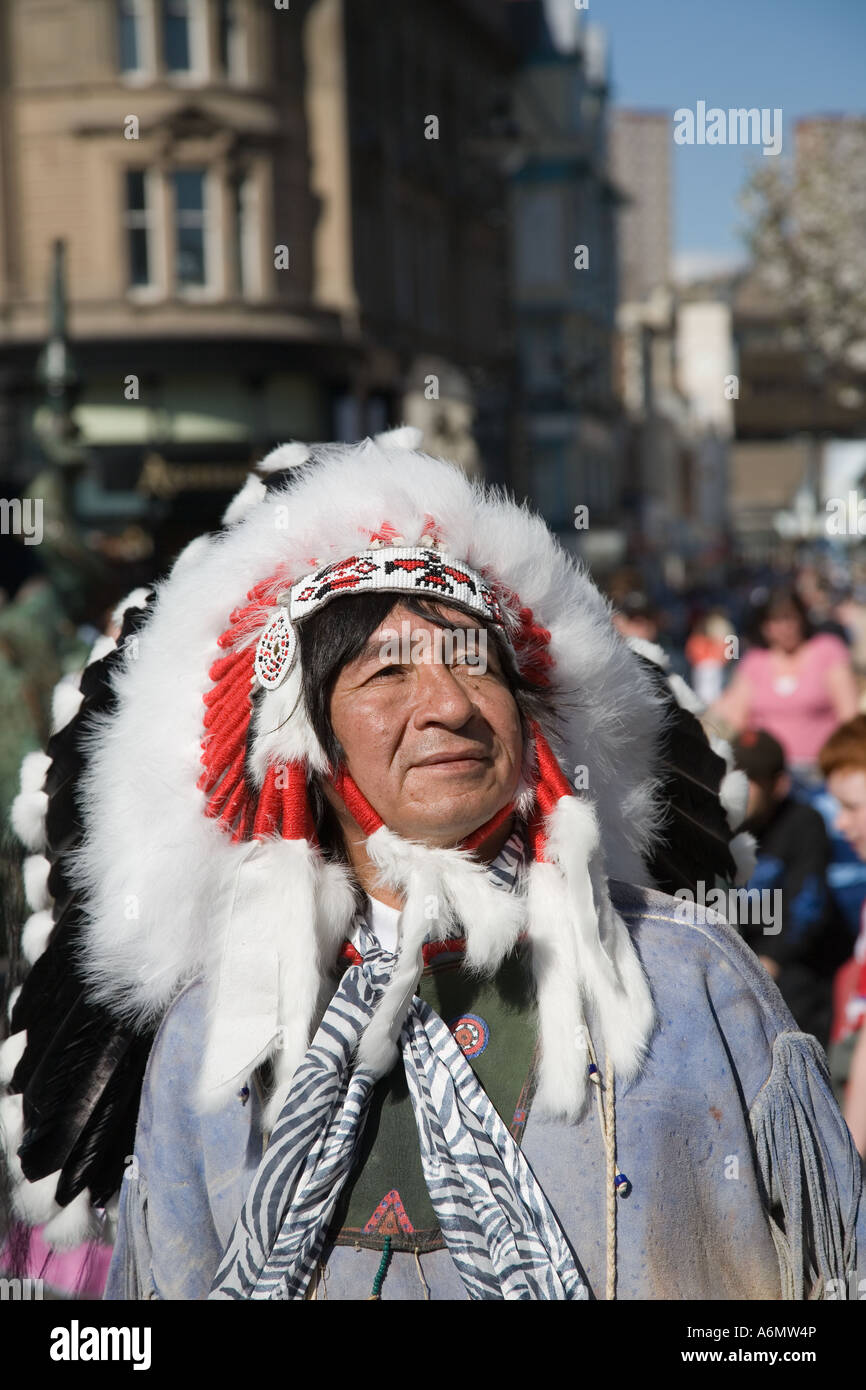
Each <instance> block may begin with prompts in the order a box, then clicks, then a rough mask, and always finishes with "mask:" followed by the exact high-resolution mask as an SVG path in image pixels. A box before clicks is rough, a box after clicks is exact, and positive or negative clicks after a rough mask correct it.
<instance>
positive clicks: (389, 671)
mask: <svg viewBox="0 0 866 1390" xmlns="http://www.w3.org/2000/svg"><path fill="white" fill-rule="evenodd" d="M402 670H403V667H402V666H393V665H392V666H382V667H381V668H380V669H379V670H378V671H374V672H373V675H372V676H371V677H370V679H371V680H378V679H379V677H380V676H393V675H398V676H399V675H400V674H401V673H402Z"/></svg>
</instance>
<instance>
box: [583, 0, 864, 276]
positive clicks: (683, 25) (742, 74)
mask: <svg viewBox="0 0 866 1390" xmlns="http://www.w3.org/2000/svg"><path fill="white" fill-rule="evenodd" d="M582 17H583V18H584V19H585V20H590V21H592V22H595V23H597V24H599V25H601V27H602V28H603V29H604V30H605V31H606V33H607V37H608V44H609V52H610V70H611V75H612V79H613V100H614V103H615V105H618V106H631V107H648V108H651V109H660V108H662V109H669V110H670V112H671V114H673V112H674V111H675V110H676V108H677V107H689V108H691V109H692V110H694V109H695V107H696V103H697V102H698V101H699V100H703V101H705V102H706V103H707V106H708V107H710V106H720V107H723V108H724V109H726V110H727V108H728V107H736V106H746V107H750V106H757V107H759V108H761V107H769V108H771V109H772V108H774V107H781V108H782V112H783V134H784V143H783V152H782V155H781V156H780V157H781V158H783V159H784V157H785V155H786V154H787V153H789V152H790V150H791V147H792V139H793V128H794V123H795V121H796V120H797V119H798V118H799V117H801V116H808V115H815V114H821V113H823V114H826V113H831V112H832V113H844V114H848V115H866V0H589V4H588V8H587V9H586V10H585V11H584V12H583V16H582ZM673 150H674V154H673V177H674V236H673V242H674V253H675V255H676V256H677V258H678V259H679V260H682V258H683V253H686V259H687V260H690V261H691V260H693V259H694V257H695V255H696V253H697V255H701V254H706V253H708V254H710V255H713V256H716V255H718V256H722V257H737V258H740V259H742V257H743V254H744V253H743V248H742V243H741V242H740V241H739V240H738V238H737V235H736V227H737V224H738V223H740V222H741V221H742V216H743V215H742V213H741V211H740V210H739V208H738V207H737V205H736V201H735V200H736V195H737V191H738V189H739V188H740V187H741V185H742V183H743V181H744V178H745V176H746V172H747V165H748V161H749V159H755V158H757V159H762V156H761V154H760V149H759V147H757V146H752V147H749V146H736V145H735V146H726V145H712V146H709V145H704V146H697V145H681V146H678V145H674V146H673Z"/></svg>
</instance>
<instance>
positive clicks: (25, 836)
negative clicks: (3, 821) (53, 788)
mask: <svg viewBox="0 0 866 1390" xmlns="http://www.w3.org/2000/svg"><path fill="white" fill-rule="evenodd" d="M47 814H48V797H47V796H46V794H45V792H19V794H18V795H17V796H16V798H15V800H14V801H13V802H12V810H11V812H10V816H9V819H10V820H11V822H12V829H13V830H14V831H15V834H16V835H17V836H18V839H19V840H20V841H21V843H22V844H23V845H24V846H25V847H26V848H27V849H31V850H37V851H38V850H43V849H44V848H45V817H46V815H47Z"/></svg>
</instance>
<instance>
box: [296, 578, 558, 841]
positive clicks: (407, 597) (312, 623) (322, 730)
mask: <svg viewBox="0 0 866 1390" xmlns="http://www.w3.org/2000/svg"><path fill="white" fill-rule="evenodd" d="M398 605H401V606H403V607H405V608H407V609H408V610H409V612H410V613H414V614H415V615H416V616H417V617H420V618H426V619H427V620H428V621H429V622H431V623H433V624H434V625H435V626H436V627H441V628H453V626H454V623H453V621H452V620H451V619H449V618H447V617H446V616H445V615H444V614H443V612H442V609H443V608H454V609H459V610H460V611H466V610H463V609H462V608H461V605H460V604H459V603H454V602H452V601H450V600H448V599H441V600H438V599H435V598H429V599H428V598H421V597H418V596H416V595H414V594H381V593H368V594H346V595H343V596H342V597H340V598H336V599H332V600H331V601H330V603H326V604H325V605H324V606H323V607H322V608H320V609H319V610H318V612H316V613H315V614H313V615H312V616H311V617H310V618H308V619H307V620H306V621H305V622H304V623H302V624H301V625H300V639H299V643H300V660H301V669H302V672H303V675H302V692H303V699H304V704H305V706H306V710H307V716H308V718H309V720H310V723H311V725H312V727H313V730H314V732H315V734H316V737H317V738H318V740H319V743H320V744H321V746H322V748H323V750H324V752H325V755H326V756H327V758H328V759H329V761H330V763H331V765H332V766H334V767H336V765H337V764H338V763H339V762H340V761H342V759H343V757H344V756H345V755H344V751H343V749H342V748H341V746H340V743H339V741H338V739H337V736H336V734H335V733H334V728H333V725H332V723H331V696H332V694H333V691H334V686H335V684H336V682H337V678H338V676H339V674H340V672H341V671H342V669H343V667H344V666H346V665H347V664H348V663H349V662H350V661H354V659H355V657H357V656H358V655H359V654H360V652H361V651H362V650H363V648H364V645H365V644H366V643H367V642H368V641H369V639H370V637H371V636H372V634H373V633H374V632H375V631H376V628H377V627H378V626H379V624H380V623H382V622H384V621H385V619H386V618H387V617H388V615H389V613H391V612H392V611H393V610H394V609H395V608H396V607H397V606H398ZM468 616H471V618H472V621H473V623H475V624H477V625H478V627H479V628H484V629H485V630H486V631H487V633H488V640H489V641H492V642H493V643H495V645H496V652H497V655H498V657H499V661H500V663H501V666H502V671H503V674H504V675H505V678H506V680H507V681H508V686H509V689H510V691H511V694H512V695H513V696H514V700H515V702H516V704H517V708H518V710H519V713H520V722H521V727H522V731H523V738H524V743H525V742H526V740H527V737H528V733H529V729H528V722H529V720H530V719H538V718H539V717H544V716H547V718H548V720H549V718H550V714H551V710H550V702H549V696H548V695H547V693H546V691H545V690H543V689H541V688H539V687H538V686H537V685H534V684H532V683H531V682H530V681H528V680H527V679H526V678H525V677H524V676H522V675H521V674H520V672H519V671H518V669H517V667H516V665H515V662H514V658H513V656H512V654H511V652H510V650H509V648H508V646H507V645H506V643H505V642H504V641H503V640H502V638H501V636H500V635H499V632H498V630H497V628H496V627H495V626H494V625H493V624H490V623H487V622H485V621H484V620H483V619H482V618H480V617H479V616H478V615H477V614H474V613H472V614H469V615H468ZM308 795H309V799H310V809H311V811H312V813H313V819H314V821H315V823H316V827H317V830H318V832H319V838H320V841H321V843H322V847H323V849H327V850H330V851H331V852H332V853H336V854H337V855H339V857H341V858H342V857H343V852H342V837H341V835H340V832H339V828H338V825H337V818H336V816H335V815H334V813H333V810H332V809H331V807H330V805H329V803H328V801H327V800H326V798H325V796H324V794H323V792H322V789H321V786H320V784H319V780H318V778H317V777H315V776H313V777H311V779H310V782H309V787H308Z"/></svg>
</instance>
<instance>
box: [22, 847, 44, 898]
mask: <svg viewBox="0 0 866 1390" xmlns="http://www.w3.org/2000/svg"><path fill="white" fill-rule="evenodd" d="M50 872H51V865H50V864H49V862H48V860H47V859H46V858H45V855H44V854H28V856H27V858H26V859H25V860H24V863H23V864H22V866H21V873H22V876H23V879H24V897H25V898H26V899H27V906H28V907H31V908H32V909H33V911H34V912H41V911H42V910H43V909H44V908H46V907H49V906H50V904H51V894H50V893H49V891H48V875H49V874H50Z"/></svg>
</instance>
